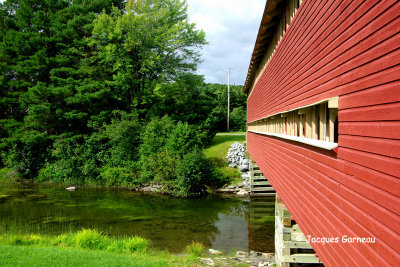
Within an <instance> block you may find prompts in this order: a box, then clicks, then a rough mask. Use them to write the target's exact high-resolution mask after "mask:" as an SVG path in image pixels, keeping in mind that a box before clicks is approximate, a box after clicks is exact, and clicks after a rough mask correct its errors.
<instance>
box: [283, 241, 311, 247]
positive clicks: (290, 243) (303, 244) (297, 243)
mask: <svg viewBox="0 0 400 267" xmlns="http://www.w3.org/2000/svg"><path fill="white" fill-rule="evenodd" d="M283 247H284V248H303V249H307V248H308V249H312V246H311V245H310V243H308V242H302V241H284V242H283Z"/></svg>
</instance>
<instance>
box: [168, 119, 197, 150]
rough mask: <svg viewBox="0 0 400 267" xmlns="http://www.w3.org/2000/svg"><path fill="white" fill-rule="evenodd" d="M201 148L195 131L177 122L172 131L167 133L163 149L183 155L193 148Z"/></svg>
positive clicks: (187, 125)
mask: <svg viewBox="0 0 400 267" xmlns="http://www.w3.org/2000/svg"><path fill="white" fill-rule="evenodd" d="M201 146H202V144H201V142H200V139H199V137H198V136H197V132H196V129H195V128H194V127H193V126H191V125H189V124H187V123H186V122H185V123H182V122H178V123H177V124H176V125H175V127H174V129H173V130H172V131H171V132H170V133H168V136H167V140H166V142H165V147H164V149H165V150H169V151H171V152H174V153H177V154H178V155H183V154H185V153H187V152H188V151H190V150H191V149H193V148H194V147H201Z"/></svg>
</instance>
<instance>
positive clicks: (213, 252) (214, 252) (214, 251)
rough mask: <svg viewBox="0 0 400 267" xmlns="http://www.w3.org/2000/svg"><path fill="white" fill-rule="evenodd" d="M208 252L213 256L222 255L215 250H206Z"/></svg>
mask: <svg viewBox="0 0 400 267" xmlns="http://www.w3.org/2000/svg"><path fill="white" fill-rule="evenodd" d="M208 252H210V253H211V254H214V255H221V254H222V252H221V251H219V250H215V249H212V248H210V249H209V250H208Z"/></svg>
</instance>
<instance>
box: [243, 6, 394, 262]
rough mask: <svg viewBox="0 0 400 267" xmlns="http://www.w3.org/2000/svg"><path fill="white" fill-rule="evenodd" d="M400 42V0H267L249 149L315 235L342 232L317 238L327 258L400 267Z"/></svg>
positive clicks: (254, 75)
mask: <svg viewBox="0 0 400 267" xmlns="http://www.w3.org/2000/svg"><path fill="white" fill-rule="evenodd" d="M399 48H400V1H398V0H397V1H396V0H380V1H379V0H368V1H366V0H347V1H346V0H341V1H339V0H303V1H301V0H268V1H267V2H266V6H265V11H264V15H263V18H262V21H261V25H260V29H259V32H258V36H257V41H256V44H255V47H254V51H253V55H252V58H251V62H250V67H249V70H248V74H247V79H246V83H245V86H244V92H245V93H246V94H247V95H248V115H247V121H248V131H247V149H248V152H249V153H250V155H251V157H252V159H253V160H254V161H255V162H256V163H257V165H258V166H259V167H260V169H261V171H262V172H263V173H264V176H265V177H267V179H268V180H269V181H270V183H271V184H272V186H273V187H274V188H275V190H276V191H277V194H278V195H279V197H280V198H281V199H282V201H283V203H284V204H285V205H286V207H287V208H288V210H289V211H290V213H291V215H292V216H293V218H294V219H295V220H296V222H297V223H298V225H299V227H300V228H301V230H302V231H303V232H304V234H305V235H306V236H311V237H315V238H318V237H326V238H330V237H333V238H339V240H338V242H337V243H330V244H322V243H318V242H317V241H315V242H311V245H312V247H313V248H314V250H315V252H316V253H317V254H318V257H319V258H320V260H321V261H322V262H323V263H324V265H326V266H391V265H392V266H400V179H399V178H400V49H399ZM344 236H346V237H355V238H356V237H360V238H363V237H365V238H375V242H374V243H373V242H354V243H348V242H346V241H345V240H343V237H344ZM314 240H317V239H314Z"/></svg>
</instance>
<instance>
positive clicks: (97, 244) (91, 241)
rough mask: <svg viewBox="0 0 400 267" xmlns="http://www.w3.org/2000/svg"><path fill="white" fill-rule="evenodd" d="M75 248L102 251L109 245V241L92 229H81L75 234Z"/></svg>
mask: <svg viewBox="0 0 400 267" xmlns="http://www.w3.org/2000/svg"><path fill="white" fill-rule="evenodd" d="M75 242H76V246H77V247H79V248H89V249H100V250H102V249H104V248H105V247H107V245H109V243H111V242H110V240H109V238H108V237H106V236H104V235H103V234H102V233H99V232H98V231H96V230H94V229H83V230H81V231H79V232H78V233H77V234H76V237H75Z"/></svg>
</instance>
